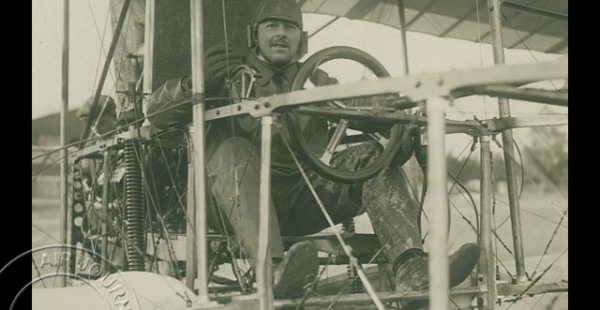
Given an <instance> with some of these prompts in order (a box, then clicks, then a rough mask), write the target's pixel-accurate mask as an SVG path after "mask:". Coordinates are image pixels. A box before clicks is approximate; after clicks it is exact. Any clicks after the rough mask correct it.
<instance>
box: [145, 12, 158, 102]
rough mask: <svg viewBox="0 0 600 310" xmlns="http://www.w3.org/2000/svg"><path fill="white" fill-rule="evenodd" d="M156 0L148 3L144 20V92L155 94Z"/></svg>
mask: <svg viewBox="0 0 600 310" xmlns="http://www.w3.org/2000/svg"><path fill="white" fill-rule="evenodd" d="M155 5H156V0H149V1H146V10H145V14H146V16H145V18H144V46H143V49H144V58H143V60H144V66H143V72H142V75H143V89H144V92H153V91H154V89H152V83H153V79H152V72H154V69H153V59H154V32H155V31H154V30H155V29H154V27H155V26H154V9H155Z"/></svg>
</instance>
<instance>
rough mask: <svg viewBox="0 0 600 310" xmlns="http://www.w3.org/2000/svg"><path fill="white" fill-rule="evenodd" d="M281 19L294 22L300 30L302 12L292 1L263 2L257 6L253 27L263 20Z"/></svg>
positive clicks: (273, 0)
mask: <svg viewBox="0 0 600 310" xmlns="http://www.w3.org/2000/svg"><path fill="white" fill-rule="evenodd" d="M270 18H274V19H283V20H287V21H291V22H294V23H296V24H297V25H298V27H299V28H300V30H302V29H303V28H302V11H301V10H300V6H298V5H297V4H296V2H295V1H294V0H264V1H262V2H260V3H259V4H258V7H257V8H256V13H255V14H254V25H258V24H260V23H261V22H262V21H264V20H265V19H270Z"/></svg>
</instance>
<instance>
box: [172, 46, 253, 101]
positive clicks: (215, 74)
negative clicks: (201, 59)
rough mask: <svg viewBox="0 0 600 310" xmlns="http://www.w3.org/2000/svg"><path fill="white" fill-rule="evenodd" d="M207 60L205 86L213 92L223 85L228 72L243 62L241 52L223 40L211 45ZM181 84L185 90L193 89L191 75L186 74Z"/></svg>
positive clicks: (208, 90)
mask: <svg viewBox="0 0 600 310" xmlns="http://www.w3.org/2000/svg"><path fill="white" fill-rule="evenodd" d="M204 55H205V57H206V62H205V63H204V88H205V91H207V92H211V91H215V90H217V88H218V87H219V86H221V85H223V81H224V80H225V77H227V74H228V73H229V72H231V71H232V70H233V69H235V68H236V67H237V66H239V65H240V64H241V63H242V57H241V55H240V53H238V52H237V51H235V50H234V49H233V46H232V44H231V43H230V42H227V43H225V42H222V43H219V44H217V45H213V46H211V47H210V48H209V49H207V50H206V52H205V53H204ZM181 86H182V88H183V89H184V90H188V89H192V78H191V76H185V77H183V79H182V80H181Z"/></svg>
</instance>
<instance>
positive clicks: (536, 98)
mask: <svg viewBox="0 0 600 310" xmlns="http://www.w3.org/2000/svg"><path fill="white" fill-rule="evenodd" d="M468 93H469V95H475V94H478V95H487V96H492V97H500V96H502V97H504V98H510V99H516V100H525V101H533V102H540V103H545V104H550V105H556V106H562V107H567V106H569V93H568V92H566V91H560V90H559V91H548V90H544V89H532V88H518V87H514V86H507V85H485V86H481V87H474V88H473V89H470V90H469V91H468Z"/></svg>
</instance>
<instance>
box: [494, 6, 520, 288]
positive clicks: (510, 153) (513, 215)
mask: <svg viewBox="0 0 600 310" xmlns="http://www.w3.org/2000/svg"><path fill="white" fill-rule="evenodd" d="M488 8H489V10H488V11H489V15H490V27H491V31H492V47H493V50H494V63H496V64H504V47H503V42H502V24H501V21H500V20H501V19H500V17H501V11H500V9H501V8H500V0H488ZM498 108H499V110H500V117H501V118H507V117H510V106H509V103H508V99H507V98H498ZM502 145H503V150H504V165H505V169H506V180H507V182H506V184H507V187H508V202H509V206H510V220H511V224H512V232H513V244H514V250H515V263H516V266H517V282H519V283H524V282H526V281H527V277H526V276H525V254H524V251H523V233H522V227H521V210H520V206H519V197H518V194H517V193H518V190H517V175H516V170H517V167H516V165H515V161H514V160H513V159H514V158H515V156H514V155H515V148H514V143H513V134H512V130H511V129H507V130H505V131H503V132H502Z"/></svg>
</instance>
